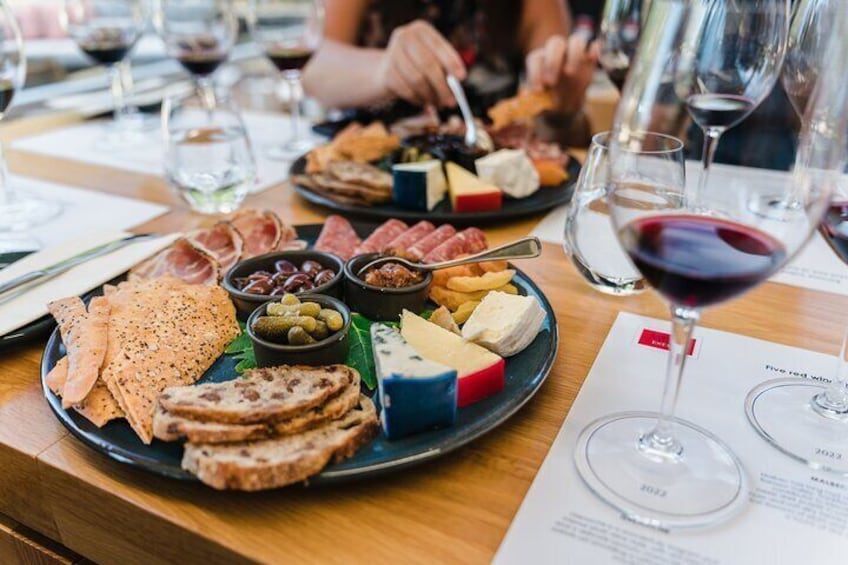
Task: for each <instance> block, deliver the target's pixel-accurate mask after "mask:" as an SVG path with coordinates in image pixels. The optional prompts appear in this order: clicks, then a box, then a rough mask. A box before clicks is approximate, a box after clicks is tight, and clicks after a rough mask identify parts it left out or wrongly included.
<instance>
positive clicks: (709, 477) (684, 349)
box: [575, 0, 829, 529]
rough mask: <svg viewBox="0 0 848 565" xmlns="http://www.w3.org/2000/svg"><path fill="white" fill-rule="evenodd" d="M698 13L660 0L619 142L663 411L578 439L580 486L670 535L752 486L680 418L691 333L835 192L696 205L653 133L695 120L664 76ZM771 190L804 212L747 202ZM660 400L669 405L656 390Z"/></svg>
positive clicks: (809, 223)
mask: <svg viewBox="0 0 848 565" xmlns="http://www.w3.org/2000/svg"><path fill="white" fill-rule="evenodd" d="M697 5H698V2H689V1H687V0H653V6H652V9H651V12H650V13H649V15H648V19H647V22H646V27H645V28H644V29H651V30H655V33H654V34H653V35H648V34H645V35H643V40H642V41H641V42H640V45H639V49H638V50H637V56H636V58H635V59H634V65H633V67H632V68H631V71H630V76H629V78H628V80H627V86H626V87H625V91H624V94H623V97H622V101H621V103H620V104H619V108H618V111H617V114H616V119H615V122H614V125H613V131H612V133H611V135H610V142H609V163H610V164H609V177H608V179H609V180H608V186H609V189H608V190H609V191H608V196H607V202H608V204H609V207H610V215H611V219H612V223H613V228H614V231H615V233H616V235H617V237H618V240H619V242H620V243H621V246H622V248H623V249H624V251H625V252H626V253H627V255H628V256H629V257H630V259H631V260H632V262H633V264H634V265H635V266H636V268H637V269H638V270H639V271H640V272H641V273H642V275H643V276H644V277H645V280H646V281H647V282H648V284H649V285H650V286H651V287H653V288H654V290H656V291H657V292H658V293H659V295H660V296H661V297H662V298H664V299H665V301H666V302H667V303H668V305H669V307H670V310H671V320H672V327H671V332H670V335H669V358H668V364H667V370H666V377H665V384H664V386H663V387H662V391H663V392H662V397H661V401H660V403H659V406H660V409H659V411H657V412H643V411H639V412H622V413H617V414H611V415H608V416H605V417H602V418H600V419H598V420H596V421H594V422H592V423H591V424H589V426H588V427H587V428H586V429H584V430H583V431H582V432H581V434H580V436H579V438H578V442H577V449H576V451H575V462H576V464H577V468H578V470H579V472H580V475H581V477H582V478H583V479H584V481H585V482H586V484H587V485H588V486H589V487H590V488H591V490H592V491H593V492H595V494H597V495H598V496H599V497H600V498H602V499H603V500H604V501H606V502H607V503H609V504H610V505H612V506H614V507H615V508H617V509H618V510H619V511H621V512H622V513H623V514H624V515H625V516H626V517H627V518H628V519H631V520H633V521H636V522H639V523H642V524H646V525H649V526H652V527H656V528H660V529H680V528H698V527H707V526H711V525H714V524H717V523H719V522H721V521H723V520H726V519H729V518H730V517H732V516H733V515H734V514H735V513H736V512H738V511H739V510H740V509H741V508H742V507H743V506H744V504H745V503H746V501H747V499H748V494H747V490H748V478H747V476H746V473H745V470H744V468H743V466H742V464H741V462H740V460H739V458H738V457H737V456H736V455H735V454H734V453H733V451H732V450H731V449H730V447H729V446H728V445H727V444H726V443H725V442H724V441H723V440H722V439H720V438H718V437H717V436H716V435H714V434H713V433H711V432H710V431H708V430H707V429H705V427H703V426H702V423H700V422H698V423H695V422H691V421H689V420H686V419H683V418H680V417H678V416H676V415H675V409H676V404H677V399H678V393H680V392H681V389H680V383H681V377H682V375H683V369H684V364H685V363H686V362H687V358H688V357H689V353H690V351H691V347H692V334H693V331H694V329H695V326H696V324H697V322H698V319H699V318H700V315H701V312H702V311H703V309H705V308H707V307H710V306H713V305H716V304H721V303H724V302H726V301H728V300H731V299H733V298H736V297H738V296H740V295H742V294H744V293H745V292H747V291H749V290H751V289H753V288H755V287H756V286H757V285H758V284H760V283H762V282H763V281H765V280H766V279H768V278H769V277H770V276H771V275H773V274H774V273H776V272H777V271H778V270H779V269H780V268H781V267H782V266H783V265H784V264H785V263H786V262H787V260H788V259H789V258H791V257H792V256H793V255H794V254H795V253H796V252H797V251H798V250H799V249H800V248H801V247H802V246H803V245H804V244H805V243H806V241H807V240H808V239H809V237H810V235H811V234H812V233H813V230H815V228H816V225H817V224H818V222H819V219H820V218H821V215H822V214H823V212H824V210H825V207H826V206H827V202H828V198H829V185H828V184H827V183H818V182H804V183H802V184H801V185H800V187H799V186H798V185H797V183H796V182H795V180H794V177H791V176H789V175H787V176H786V180H785V182H782V183H774V184H766V183H752V182H750V181H748V180H746V179H733V180H730V181H728V182H727V183H725V185H723V186H707V188H706V190H704V191H703V193H702V194H701V195H700V198H699V199H698V201H697V202H696V201H693V200H692V199H691V198H688V193H687V186H686V183H685V182H684V177H683V171H682V168H683V165H682V146H683V144H682V142H680V141H679V140H678V138H677V137H675V136H674V135H669V134H670V133H672V132H670V131H656V130H655V129H653V128H658V127H660V126H662V125H666V124H675V123H676V121H675V120H666V119H658V115H660V114H662V115H667V114H669V113H670V112H671V109H672V108H671V106H676V111H677V112H678V113H679V114H681V115H685V113H686V111H687V110H686V107H685V106H686V102H685V99H677V100H676V103H673V102H672V100H670V99H669V98H668V97H667V96H665V93H664V92H663V89H662V88H659V87H658V86H659V85H658V82H657V78H658V77H660V76H662V75H663V74H664V71H665V70H666V69H667V63H668V61H670V60H671V59H672V58H673V56H674V54H676V53H680V52H682V51H685V50H686V49H687V48H695V49H696V50H697V48H698V47H699V41H701V40H704V36H702V35H700V34H699V33H698V29H699V25H700V23H701V22H700V17H699V16H700V14H699V12H698V10H697V9H693V7H695V6H697ZM693 33H694V34H695V35H694V36H692V35H690V34H693ZM739 47H740V48H742V47H744V45H740V46H739ZM678 154H679V156H678ZM799 174H800V173H799ZM764 191H765V192H768V193H769V194H773V193H774V192H775V191H776V192H778V193H782V194H788V193H790V192H794V193H795V194H796V195H798V197H799V198H800V202H802V205H801V206H798V207H794V208H784V209H780V210H777V211H775V214H774V215H768V216H765V215H762V214H757V213H756V212H755V211H753V210H752V209H751V206H750V205H749V202H750V201H751V200H755V201H756V200H758V199H760V198H762V193H763V192H764ZM646 379H647V377H646ZM648 382H650V381H648V380H646V383H645V384H646V385H647V383H648ZM658 384H659V383H657V385H658ZM637 386H638V385H637ZM656 390H657V394H658V395H659V390H660V386H657V388H656ZM685 392H686V391H685V389H684V390H683V391H682V393H683V394H685ZM713 417H714V418H716V420H713V425H715V424H716V423H717V422H718V421H720V420H719V418H724V417H725V416H722V415H710V416H707V417H704V419H705V420H708V419H709V418H713ZM703 423H705V424H708V425H709V422H708V421H707V422H703Z"/></svg>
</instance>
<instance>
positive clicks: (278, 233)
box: [230, 208, 297, 258]
mask: <svg viewBox="0 0 848 565" xmlns="http://www.w3.org/2000/svg"><path fill="white" fill-rule="evenodd" d="M230 223H231V224H232V225H233V227H235V228H236V230H238V232H239V233H240V234H241V236H242V238H243V239H244V258H247V257H253V256H255V255H262V254H263V253H270V252H271V251H275V250H277V249H278V248H279V246H280V243H281V242H283V241H290V240H292V239H294V238H295V237H297V235H296V234H295V233H294V229H293V228H292V227H291V226H287V225H285V224H283V222H282V220H280V218H279V216H277V215H276V214H275V213H273V212H271V211H270V210H255V209H252V208H248V209H245V210H242V211H240V212H236V213H235V214H234V215H233V216H232V217H231V218H230Z"/></svg>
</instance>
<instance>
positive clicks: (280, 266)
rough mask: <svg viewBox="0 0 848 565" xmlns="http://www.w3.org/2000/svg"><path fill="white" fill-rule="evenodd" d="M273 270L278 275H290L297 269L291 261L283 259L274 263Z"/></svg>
mask: <svg viewBox="0 0 848 565" xmlns="http://www.w3.org/2000/svg"><path fill="white" fill-rule="evenodd" d="M274 269H276V270H277V272H278V273H287V274H291V273H294V272H295V271H297V267H296V266H295V264H294V263H292V262H291V261H286V260H285V259H280V260H279V261H277V262H276V263H274Z"/></svg>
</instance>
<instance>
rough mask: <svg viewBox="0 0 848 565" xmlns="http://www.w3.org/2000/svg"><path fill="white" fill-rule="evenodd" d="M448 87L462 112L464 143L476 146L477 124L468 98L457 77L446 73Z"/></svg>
mask: <svg viewBox="0 0 848 565" xmlns="http://www.w3.org/2000/svg"><path fill="white" fill-rule="evenodd" d="M447 80H448V87H450V89H451V92H452V93H453V97H454V98H456V103H457V104H459V111H460V112H462V120H463V121H464V122H465V145H467V146H468V147H477V125H476V124H475V123H474V116H473V115H472V114H471V107H470V106H469V105H468V99H467V98H466V97H465V90H464V89H463V88H462V84H461V83H460V82H459V79H458V78H456V77H455V76H454V75H448V78H447Z"/></svg>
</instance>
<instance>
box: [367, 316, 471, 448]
mask: <svg viewBox="0 0 848 565" xmlns="http://www.w3.org/2000/svg"><path fill="white" fill-rule="evenodd" d="M371 347H372V349H373V351H374V363H375V366H376V369H377V379H378V383H379V389H378V392H379V395H380V405H381V406H382V414H381V418H380V419H381V420H382V423H383V430H384V431H385V432H386V437H388V438H389V439H397V438H401V437H405V436H408V435H412V434H416V433H419V432H423V431H427V430H432V429H435V428H443V427H448V426H452V425H453V424H454V422H455V421H456V401H457V373H456V370H455V369H452V368H450V367H447V366H445V365H442V364H440V363H435V362H433V361H428V360H427V359H424V358H423V357H421V355H419V354H418V352H417V351H416V350H415V349H414V348H413V347H412V346H411V345H409V344H408V343H407V342H406V340H405V339H404V338H403V336H401V334H400V332H399V331H398V330H396V329H394V328H390V327H389V326H386V325H385V324H379V323H377V324H373V325H372V326H371Z"/></svg>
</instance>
